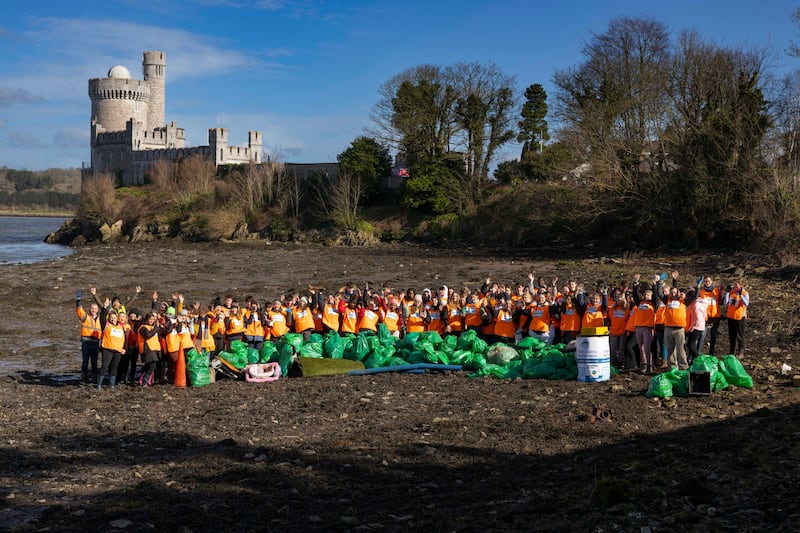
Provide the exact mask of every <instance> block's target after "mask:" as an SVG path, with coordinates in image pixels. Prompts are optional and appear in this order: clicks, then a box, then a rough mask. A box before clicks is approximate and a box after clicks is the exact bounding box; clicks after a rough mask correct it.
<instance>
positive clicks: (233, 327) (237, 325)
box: [225, 313, 244, 335]
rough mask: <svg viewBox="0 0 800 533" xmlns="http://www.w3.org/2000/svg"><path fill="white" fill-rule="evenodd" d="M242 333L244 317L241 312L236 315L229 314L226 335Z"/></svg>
mask: <svg viewBox="0 0 800 533" xmlns="http://www.w3.org/2000/svg"><path fill="white" fill-rule="evenodd" d="M240 333H244V319H243V318H242V315H241V313H240V314H238V315H234V314H231V315H230V316H229V317H228V327H227V329H226V330H225V334H226V335H238V334H240Z"/></svg>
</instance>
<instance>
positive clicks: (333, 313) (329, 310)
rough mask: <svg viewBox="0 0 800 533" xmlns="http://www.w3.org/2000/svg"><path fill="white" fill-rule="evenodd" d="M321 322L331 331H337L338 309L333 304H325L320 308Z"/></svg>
mask: <svg viewBox="0 0 800 533" xmlns="http://www.w3.org/2000/svg"><path fill="white" fill-rule="evenodd" d="M322 323H323V324H325V325H326V326H328V327H329V328H331V329H332V330H333V331H339V311H338V310H337V309H336V306H335V305H328V304H325V307H324V308H323V309H322Z"/></svg>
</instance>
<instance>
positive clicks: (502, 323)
mask: <svg viewBox="0 0 800 533" xmlns="http://www.w3.org/2000/svg"><path fill="white" fill-rule="evenodd" d="M548 327H549V326H548ZM516 333H517V328H516V326H515V325H514V315H513V314H512V313H511V311H509V310H508V309H500V310H499V311H498V312H497V318H496V319H495V321H494V334H495V335H497V336H499V337H506V338H509V339H513V338H514V336H515V335H516Z"/></svg>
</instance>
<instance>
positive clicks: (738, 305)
mask: <svg viewBox="0 0 800 533" xmlns="http://www.w3.org/2000/svg"><path fill="white" fill-rule="evenodd" d="M743 296H748V297H749V294H748V293H747V291H746V290H744V289H742V294H741V295H739V294H736V293H734V292H731V293H730V295H729V296H728V309H727V311H726V312H725V316H726V317H728V318H730V319H732V320H742V319H744V318H747V304H745V302H744V298H743Z"/></svg>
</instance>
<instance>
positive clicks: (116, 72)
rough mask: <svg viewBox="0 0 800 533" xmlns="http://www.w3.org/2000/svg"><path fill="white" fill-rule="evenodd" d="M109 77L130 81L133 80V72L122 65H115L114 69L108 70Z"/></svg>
mask: <svg viewBox="0 0 800 533" xmlns="http://www.w3.org/2000/svg"><path fill="white" fill-rule="evenodd" d="M108 77H109V78H121V79H124V80H129V79H131V71H130V70H128V69H127V68H125V67H123V66H122V65H114V66H113V67H111V68H110V69H108Z"/></svg>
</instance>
